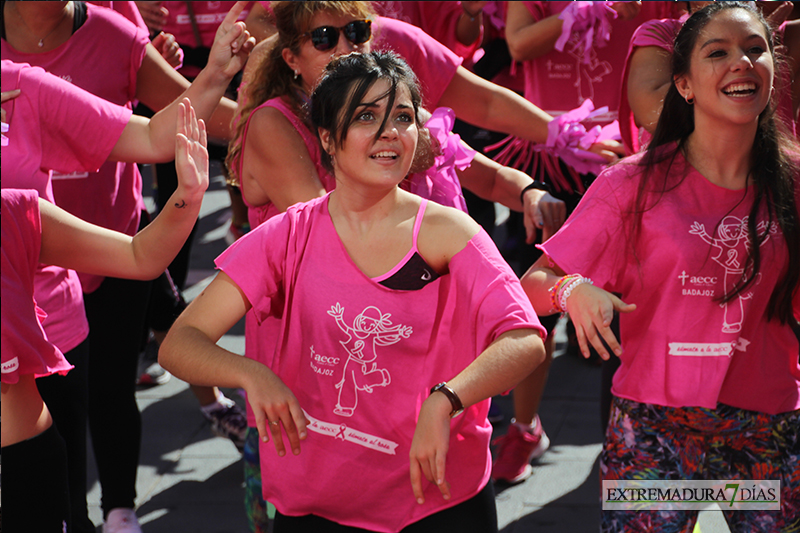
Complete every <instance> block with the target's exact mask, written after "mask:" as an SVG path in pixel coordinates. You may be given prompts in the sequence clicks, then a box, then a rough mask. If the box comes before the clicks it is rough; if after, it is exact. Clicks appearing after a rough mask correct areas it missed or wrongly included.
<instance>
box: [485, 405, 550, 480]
mask: <svg viewBox="0 0 800 533" xmlns="http://www.w3.org/2000/svg"><path fill="white" fill-rule="evenodd" d="M535 420H536V427H535V428H534V430H533V432H532V433H530V432H527V431H522V430H520V429H519V427H518V426H517V425H516V424H514V423H513V421H512V424H511V425H510V426H508V433H506V434H505V435H503V436H502V437H498V438H497V439H495V440H494V441H493V442H492V444H495V445H498V449H497V459H495V461H494V464H493V465H492V480H494V481H506V482H508V483H519V482H520V481H524V480H526V479H528V478H529V477H530V476H531V472H532V469H531V461H532V460H533V459H538V458H539V457H541V456H542V455H544V452H546V451H547V449H548V448H549V447H550V439H549V438H548V437H547V434H546V433H545V432H544V429H542V422H541V420H539V415H536V419H535Z"/></svg>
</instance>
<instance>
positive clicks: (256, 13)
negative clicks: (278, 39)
mask: <svg viewBox="0 0 800 533" xmlns="http://www.w3.org/2000/svg"><path fill="white" fill-rule="evenodd" d="M244 23H245V24H246V25H247V29H248V30H249V31H250V34H251V35H252V36H253V37H255V38H256V43H260V42H261V41H263V40H264V39H268V38H270V37H272V36H273V35H275V34H276V33H277V32H278V29H277V28H276V27H275V25H274V24H273V22H272V16H271V15H270V14H269V12H268V11H267V10H266V9H264V6H262V5H261V4H260V3H259V2H253V7H251V8H250V13H248V14H247V18H246V19H245V21H244Z"/></svg>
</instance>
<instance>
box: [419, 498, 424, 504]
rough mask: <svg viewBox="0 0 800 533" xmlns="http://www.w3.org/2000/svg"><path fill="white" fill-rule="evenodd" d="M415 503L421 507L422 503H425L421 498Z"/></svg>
mask: <svg viewBox="0 0 800 533" xmlns="http://www.w3.org/2000/svg"><path fill="white" fill-rule="evenodd" d="M417 503H418V504H420V505H422V504H423V503H425V500H423V499H422V498H417Z"/></svg>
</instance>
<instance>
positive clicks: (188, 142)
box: [175, 98, 208, 208]
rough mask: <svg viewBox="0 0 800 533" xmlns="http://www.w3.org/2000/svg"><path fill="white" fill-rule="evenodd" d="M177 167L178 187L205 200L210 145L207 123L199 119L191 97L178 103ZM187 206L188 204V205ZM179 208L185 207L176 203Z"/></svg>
mask: <svg viewBox="0 0 800 533" xmlns="http://www.w3.org/2000/svg"><path fill="white" fill-rule="evenodd" d="M175 137H176V138H175V169H176V171H177V173H178V188H179V189H180V190H182V191H184V192H185V193H186V198H189V199H193V200H194V199H197V200H198V201H199V200H202V198H203V193H205V191H206V189H208V150H207V149H206V146H207V144H208V141H207V136H206V125H205V122H203V120H202V119H200V120H198V119H197V115H196V114H195V111H194V108H193V107H192V103H191V102H190V101H189V99H188V98H184V99H183V101H182V102H181V103H180V104H178V124H177V134H176V136H175ZM184 205H185V204H184ZM175 206H176V207H179V208H180V207H181V206H180V205H178V204H176V205H175Z"/></svg>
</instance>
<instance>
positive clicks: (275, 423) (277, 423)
mask: <svg viewBox="0 0 800 533" xmlns="http://www.w3.org/2000/svg"><path fill="white" fill-rule="evenodd" d="M269 424H270V425H271V426H279V425H280V421H276V422H270V423H269Z"/></svg>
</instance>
